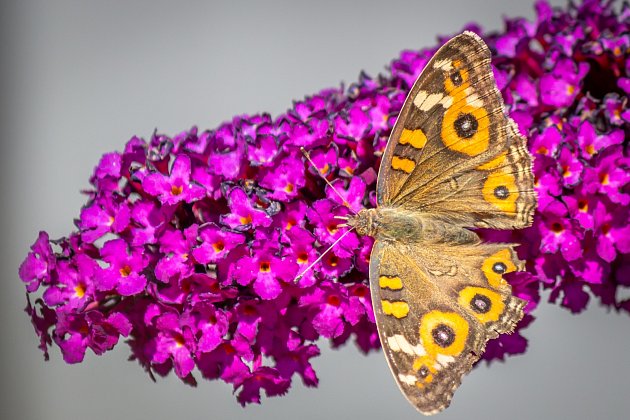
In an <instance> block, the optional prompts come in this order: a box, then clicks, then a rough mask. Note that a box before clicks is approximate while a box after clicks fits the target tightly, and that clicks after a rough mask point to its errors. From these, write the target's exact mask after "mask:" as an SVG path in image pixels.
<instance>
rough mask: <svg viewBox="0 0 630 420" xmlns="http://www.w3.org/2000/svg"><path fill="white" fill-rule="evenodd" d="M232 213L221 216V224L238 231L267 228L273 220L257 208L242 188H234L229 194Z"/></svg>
mask: <svg viewBox="0 0 630 420" xmlns="http://www.w3.org/2000/svg"><path fill="white" fill-rule="evenodd" d="M227 199H228V205H229V206H230V210H231V213H230V214H226V215H222V216H221V223H223V224H225V225H227V226H229V227H231V228H233V229H236V230H247V229H249V228H250V227H254V228H256V227H259V226H260V227H267V226H269V225H270V224H271V222H272V220H271V218H270V217H269V216H268V215H267V213H265V211H264V210H261V209H259V208H256V207H255V206H254V204H253V203H252V199H251V198H250V197H249V196H248V195H247V193H245V191H243V190H242V189H241V188H233V189H232V190H231V191H230V192H229V193H228V194H227Z"/></svg>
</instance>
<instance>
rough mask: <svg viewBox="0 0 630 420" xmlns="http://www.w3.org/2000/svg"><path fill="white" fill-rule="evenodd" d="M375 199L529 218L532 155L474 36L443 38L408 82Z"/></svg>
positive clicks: (502, 219) (491, 218)
mask: <svg viewBox="0 0 630 420" xmlns="http://www.w3.org/2000/svg"><path fill="white" fill-rule="evenodd" d="M497 159H498V160H500V162H499V161H497ZM485 167H493V169H492V170H490V169H484V168H485ZM495 190H496V191H495ZM377 199H378V203H379V205H385V206H393V207H398V206H400V207H404V208H407V209H413V210H417V211H420V212H423V213H430V214H432V215H435V216H436V217H438V218H442V219H444V220H448V221H449V222H451V223H455V224H458V225H461V226H468V227H495V228H501V229H511V228H514V227H525V226H527V225H529V224H530V223H531V217H532V214H533V209H534V207H535V202H536V197H535V193H534V191H533V188H532V173H531V156H530V155H529V153H528V152H527V149H526V140H525V138H524V137H522V136H521V135H520V134H519V133H518V129H517V128H516V126H515V124H514V123H513V121H512V120H511V119H509V117H507V116H506V115H505V113H504V109H503V100H502V98H501V95H500V93H499V91H498V89H497V88H496V82H495V79H494V76H493V73H492V68H491V66H490V51H489V50H488V47H487V46H486V45H485V43H484V42H483V41H482V40H481V39H480V38H479V37H478V36H477V35H475V34H473V33H470V32H465V33H463V34H462V35H459V36H456V37H454V38H453V39H452V40H450V41H449V42H447V43H446V44H445V45H444V46H443V47H442V48H441V49H440V50H439V51H438V52H437V53H436V54H435V56H434V57H433V58H432V59H431V61H430V62H429V63H428V64H427V66H426V68H425V69H424V71H423V72H422V74H421V75H420V77H419V78H418V80H417V82H416V83H415V85H414V86H413V88H412V90H411V92H410V93H409V95H408V97H407V100H406V101H405V104H404V105H403V109H402V111H401V113H400V116H399V119H398V121H397V123H396V125H395V127H394V130H393V131H392V134H391V136H390V140H389V143H388V145H387V148H386V150H385V152H384V155H383V160H382V163H381V168H380V171H379V180H378V184H377ZM464 200H465V201H464Z"/></svg>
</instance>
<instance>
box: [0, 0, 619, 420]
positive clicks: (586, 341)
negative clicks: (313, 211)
mask: <svg viewBox="0 0 630 420" xmlns="http://www.w3.org/2000/svg"><path fill="white" fill-rule="evenodd" d="M552 4H554V5H563V4H564V1H561V0H554V1H552ZM0 7H2V10H1V14H0V19H1V21H0V22H1V23H0V33H1V38H0V39H1V40H2V41H1V45H2V64H1V66H2V77H1V78H0V82H1V83H2V120H1V121H0V123H1V127H2V137H1V141H2V143H1V144H2V153H0V171H1V177H0V183H1V188H2V190H1V191H0V196H1V197H2V199H1V200H0V202H1V204H0V205H1V206H2V210H1V211H2V217H1V218H0V220H1V223H2V226H1V232H2V252H1V254H0V258H1V264H0V267H1V269H2V279H3V281H4V286H3V289H2V293H0V316H1V318H0V319H1V322H0V326H1V328H2V335H1V337H2V345H1V346H0V363H1V364H2V365H1V375H2V376H1V381H2V385H1V386H2V392H0V417H1V418H2V419H16V420H18V419H19V420H21V419H47V420H53V419H55V420H56V419H80V418H89V419H91V420H98V419H112V418H133V419H152V420H159V419H173V418H186V419H218V418H222V419H223V418H229V419H241V418H243V419H244V418H257V419H284V418H296V417H299V418H300V419H322V418H328V419H330V418H337V419H352V418H361V419H383V418H388V419H394V418H396V419H416V418H420V416H421V415H420V414H419V413H417V412H416V411H415V410H414V409H413V408H412V407H411V406H410V405H409V404H408V403H407V402H406V400H405V399H404V398H403V396H402V395H401V394H400V392H399V390H398V388H397V387H396V385H395V383H394V381H393V379H392V377H391V375H390V373H389V371H388V368H387V365H386V363H385V360H384V357H383V355H382V353H380V352H378V353H374V354H371V355H370V356H364V355H362V354H361V353H359V351H358V350H357V349H356V348H355V347H354V346H353V345H348V346H346V347H344V348H342V349H340V350H338V351H332V350H330V349H329V348H328V345H327V343H325V342H321V343H320V345H321V348H322V355H321V356H320V357H319V358H316V359H314V361H313V362H314V367H315V369H316V370H317V373H318V375H319V378H320V386H319V388H318V389H306V388H305V387H303V386H302V385H301V383H300V381H299V379H298V380H296V381H295V382H294V385H293V387H292V389H291V391H290V393H289V394H288V395H287V396H285V397H281V398H273V399H263V404H262V405H261V406H249V407H247V408H246V409H242V408H241V407H240V406H239V405H238V404H237V403H236V401H235V399H234V397H233V396H232V395H231V387H230V386H228V385H226V384H224V383H222V382H207V381H203V380H202V381H201V383H200V385H199V387H198V388H196V389H193V388H190V387H188V386H186V385H183V384H182V383H181V382H180V381H179V380H178V379H177V378H176V377H175V376H174V375H172V376H171V377H169V378H167V379H160V380H159V381H158V382H157V383H152V382H151V381H150V380H149V378H148V377H147V376H146V374H145V373H144V371H143V370H142V369H141V368H140V367H139V366H138V365H137V364H136V363H135V362H128V361H127V357H128V355H129V350H128V347H127V346H126V345H125V344H124V343H120V344H119V345H118V346H117V348H116V349H115V350H114V351H112V352H110V353H108V354H106V355H104V356H103V357H95V356H93V355H92V354H91V353H90V352H88V356H87V357H86V360H85V361H84V362H83V363H81V364H78V365H66V364H65V363H64V362H63V360H62V359H61V355H60V353H59V351H58V350H57V348H56V347H53V349H52V352H51V360H50V361H49V362H44V359H43V355H42V353H41V352H40V351H39V349H38V348H37V345H38V341H37V337H36V335H35V333H34V331H33V328H32V326H31V324H30V320H29V319H28V317H27V316H26V314H25V313H24V312H23V309H24V307H25V291H24V287H23V285H22V284H21V281H20V280H19V278H18V275H17V270H18V266H19V264H20V263H21V261H22V260H23V258H24V257H25V256H26V254H27V252H28V250H29V246H30V244H31V243H32V242H33V241H34V240H35V238H36V236H37V232H38V231H39V230H46V231H48V232H49V233H50V235H51V237H52V238H56V237H60V236H64V235H67V234H68V233H70V231H71V230H72V229H73V228H74V226H73V223H72V220H73V218H75V217H77V216H78V214H79V211H80V208H81V205H82V204H83V203H84V202H85V198H84V197H83V196H82V195H81V194H80V193H79V191H80V190H81V189H84V188H87V187H88V178H89V176H90V174H91V173H92V169H93V167H94V166H95V165H96V164H97V162H98V161H99V158H100V156H101V155H102V154H103V153H106V152H109V151H112V150H122V147H123V145H124V144H125V142H126V141H127V139H129V138H130V137H131V136H132V135H139V136H143V137H148V136H150V135H151V133H152V132H153V130H154V129H155V128H157V129H158V130H159V131H160V132H163V133H166V134H170V135H173V134H176V133H177V132H180V131H182V130H185V129H188V128H189V127H191V126H192V125H194V124H197V125H198V126H199V127H200V128H201V129H206V128H214V127H216V126H217V125H218V124H219V123H220V122H222V121H225V120H228V119H230V118H231V117H232V116H234V115H236V114H243V113H248V114H251V113H258V112H265V111H266V112H270V113H271V114H272V115H277V114H279V113H281V112H283V111H285V110H286V109H287V108H288V107H289V106H290V105H291V103H292V100H293V99H299V98H302V97H303V96H304V95H306V94H311V93H315V92H316V91H318V90H320V89H322V88H326V87H332V86H338V85H339V84H340V83H341V82H342V81H343V82H352V81H354V80H356V78H357V77H358V74H359V72H360V71H361V70H366V71H367V72H368V73H369V74H371V75H376V74H377V73H378V72H380V71H383V70H384V67H385V65H386V64H388V63H389V61H390V60H391V59H393V58H394V57H396V56H397V55H398V53H399V51H401V50H402V49H405V48H414V49H418V48H421V47H425V46H433V45H435V43H436V36H437V35H438V34H443V35H446V34H453V33H455V32H457V31H459V30H461V28H462V27H463V26H464V25H465V24H466V23H468V22H471V21H475V22H478V23H480V24H481V25H482V26H483V27H484V28H485V29H488V30H496V29H501V28H502V27H503V23H502V16H503V15H505V16H511V17H514V16H526V17H529V18H532V17H533V16H534V11H533V2H532V1H523V0H510V1H506V0H502V1H500V0H474V1H473V0H460V1H455V0H442V1H439V2H426V1H402V0H399V1H387V2H385V1H329V0H319V1H315V2H314V1H296V0H293V1H288V0H287V1H267V2H229V1H225V2H218V1H182V2H169V1H156V0H146V1H127V2H122V1H110V2H102V1H70V0H67V1H59V0H54V1H52V0H41V1H32V0H22V1H17V0H12V1H8V0H4V1H3V2H2V6H0ZM535 315H536V316H537V318H538V319H537V321H536V322H534V323H533V324H532V326H531V327H529V328H528V329H527V330H525V335H526V337H527V338H528V339H529V343H530V345H529V349H528V351H527V353H526V354H524V355H521V356H518V357H512V358H510V359H508V360H507V362H506V363H495V364H493V365H492V366H490V367H487V366H486V365H483V366H480V367H478V368H477V369H475V370H474V371H473V372H472V374H471V375H469V376H468V377H467V378H466V379H465V380H464V383H463V386H462V387H461V388H460V390H459V391H458V392H457V393H456V394H455V398H454V400H453V403H452V405H451V408H449V409H448V410H447V411H446V412H444V413H443V414H440V415H439V416H438V418H440V419H455V418H470V419H477V418H479V419H495V418H510V419H533V418H544V419H563V418H571V419H591V418H606V419H621V418H628V416H629V414H628V412H630V398H628V385H627V383H628V376H627V375H630V361H629V359H628V355H629V354H630V320H629V319H628V317H627V316H624V315H618V314H615V313H608V311H607V310H606V309H604V308H601V307H599V306H598V305H597V304H591V305H590V307H589V309H588V310H587V311H586V312H585V313H583V314H581V315H579V316H573V315H571V314H570V313H569V312H568V311H566V310H563V309H560V308H559V307H557V306H554V305H549V304H546V303H545V302H544V299H543V303H542V304H541V306H540V307H539V309H538V310H537V312H536V313H535Z"/></svg>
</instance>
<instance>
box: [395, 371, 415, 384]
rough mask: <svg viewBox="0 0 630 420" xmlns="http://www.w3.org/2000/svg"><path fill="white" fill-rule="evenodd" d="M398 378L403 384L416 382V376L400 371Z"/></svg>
mask: <svg viewBox="0 0 630 420" xmlns="http://www.w3.org/2000/svg"><path fill="white" fill-rule="evenodd" d="M398 380H399V381H400V382H402V383H403V384H406V385H410V386H411V385H415V384H416V377H415V376H413V375H405V374H402V373H399V374H398Z"/></svg>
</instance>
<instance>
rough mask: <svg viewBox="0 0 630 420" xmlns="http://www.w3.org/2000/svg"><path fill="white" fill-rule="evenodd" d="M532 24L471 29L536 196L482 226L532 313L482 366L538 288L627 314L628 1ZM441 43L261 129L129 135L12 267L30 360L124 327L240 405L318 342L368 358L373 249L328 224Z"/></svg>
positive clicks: (303, 370)
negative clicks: (519, 226) (64, 221)
mask: <svg viewBox="0 0 630 420" xmlns="http://www.w3.org/2000/svg"><path fill="white" fill-rule="evenodd" d="M536 13H537V16H536V18H535V20H533V21H531V22H530V21H527V20H526V19H521V18H517V19H508V20H507V22H506V26H505V30H504V31H503V32H501V33H483V31H482V30H481V28H479V27H477V26H475V25H470V26H469V27H468V29H469V30H473V31H475V32H476V33H479V34H480V36H482V37H483V38H484V39H485V40H486V42H487V43H488V45H489V46H490V50H491V51H493V53H494V55H493V57H492V63H491V64H492V69H493V72H494V74H495V78H496V80H497V85H498V88H499V90H500V92H501V94H502V95H503V98H504V100H505V103H506V106H507V111H508V113H509V115H510V116H511V117H512V118H513V119H514V120H515V122H516V123H517V125H518V127H519V129H520V130H521V132H522V133H523V134H525V135H526V137H527V138H528V139H529V142H528V146H529V150H530V151H531V153H532V155H533V156H534V158H535V159H534V167H533V172H534V177H535V188H536V191H537V194H538V204H539V206H538V209H537V211H536V213H535V215H534V223H533V226H532V227H531V228H528V229H524V230H518V231H501V232H498V231H490V230H483V231H480V234H482V235H483V237H484V239H485V240H489V241H494V242H507V243H520V244H521V245H520V246H519V247H518V248H517V251H518V253H519V256H520V258H521V259H522V260H524V261H525V263H526V271H525V272H518V273H510V274H509V275H508V276H506V280H507V281H509V282H510V284H511V285H512V288H513V293H514V294H515V295H516V296H519V297H520V298H522V299H525V300H527V301H528V304H527V306H526V308H525V311H526V313H527V315H526V316H525V318H524V319H523V320H522V321H521V322H520V323H519V324H518V326H517V330H516V332H515V334H512V335H501V336H500V337H498V338H497V339H495V340H491V341H490V342H488V344H487V346H486V351H485V353H484V355H483V358H484V359H485V360H487V361H490V360H495V359H504V358H505V357H506V356H509V355H512V354H518V353H522V352H524V351H525V350H526V348H527V346H528V342H527V340H526V339H525V338H524V336H523V334H521V332H522V330H523V329H524V328H526V327H527V326H528V325H529V324H530V323H531V322H534V321H535V318H534V316H533V315H534V314H535V310H536V308H537V306H538V304H539V302H540V298H541V292H542V291H543V290H548V291H550V294H549V296H550V301H551V302H557V303H558V304H560V305H561V306H563V307H566V308H568V309H569V310H570V311H572V312H575V313H577V312H580V311H582V310H584V309H585V308H586V307H587V305H588V303H589V301H596V302H599V303H601V304H603V305H607V306H609V307H611V308H614V309H617V310H623V311H626V312H629V313H630V299H625V300H624V298H623V297H621V296H622V294H621V293H618V291H619V289H620V287H627V286H629V285H630V280H629V279H630V223H629V222H630V210H629V207H628V206H629V205H630V156H629V153H630V146H629V143H628V139H627V137H628V136H627V133H628V132H629V130H630V110H629V109H628V101H627V95H628V93H630V48H629V46H630V37H629V36H628V23H627V21H628V18H629V17H630V9H629V8H628V7H626V6H623V7H622V10H621V11H620V12H619V14H617V13H616V12H615V7H613V3H612V2H603V1H598V0H583V2H582V3H581V4H576V5H570V6H568V7H567V8H566V9H564V10H563V9H558V8H552V7H551V6H549V5H548V4H547V3H545V2H538V3H537V4H536ZM437 48H438V46H437V45H436V46H435V47H434V48H428V49H424V50H420V51H413V50H408V51H403V52H402V53H401V54H400V56H399V57H397V58H396V59H394V60H393V61H392V62H391V64H390V66H389V68H390V69H391V70H390V71H389V72H387V73H385V74H382V75H379V76H378V77H371V76H369V75H367V74H365V73H362V74H361V75H360V76H359V78H358V80H357V81H356V82H355V83H351V84H350V85H349V86H348V88H347V89H343V88H333V89H324V90H322V91H320V92H319V93H317V94H315V95H313V96H310V97H306V98H304V99H303V100H301V101H297V102H295V103H294V104H293V106H292V107H291V108H290V109H289V110H287V112H285V113H284V114H282V115H279V116H278V117H276V118H272V117H271V116H270V115H269V114H260V115H249V116H248V115H242V116H238V117H235V118H233V119H232V120H231V121H229V122H226V123H224V124H221V125H220V126H218V127H216V128H214V129H211V130H199V129H198V128H197V127H192V128H190V129H188V130H184V131H181V132H180V133H178V134H176V135H175V136H173V137H169V136H167V135H165V134H161V133H155V134H154V135H152V136H151V137H150V138H149V139H148V140H144V139H141V138H139V137H132V138H131V139H130V140H129V141H128V142H127V144H126V145H125V146H124V150H123V151H122V152H121V153H119V152H114V153H109V154H106V155H104V156H103V157H102V158H101V160H100V161H99V162H98V164H97V166H96V167H95V169H94V172H93V174H92V176H91V177H90V183H91V185H92V190H90V191H87V197H88V198H87V202H86V204H85V205H84V207H83V209H82V211H81V214H80V218H79V220H78V221H77V228H78V232H72V233H70V234H69V235H68V236H67V237H63V238H60V239H58V240H51V239H50V238H49V237H48V235H47V234H46V233H44V232H42V233H40V234H39V236H38V238H37V240H36V241H35V243H34V244H33V245H32V247H31V249H30V251H29V252H28V254H27V255H26V258H25V260H24V262H23V263H22V265H21V266H20V269H19V275H20V278H21V279H22V281H23V282H24V284H25V287H26V290H27V307H26V312H27V314H28V315H29V317H30V319H31V322H32V324H33V326H34V329H35V332H36V334H37V336H38V339H39V347H40V348H41V349H42V351H43V352H44V355H45V357H46V358H47V357H48V348H49V346H50V345H52V344H53V343H55V345H56V346H58V347H59V348H60V350H61V352H62V355H63V358H64V360H66V361H67V362H68V363H77V362H80V361H82V360H83V358H84V356H85V353H86V351H87V350H88V349H91V351H92V352H93V353H95V354H97V355H100V354H103V353H104V352H106V351H107V350H110V349H112V348H113V347H114V346H116V345H117V344H118V343H119V341H120V337H121V336H122V337H126V340H125V342H126V343H127V344H129V346H130V350H131V359H132V360H136V361H137V362H138V363H139V364H140V365H141V366H142V368H143V369H145V370H146V371H147V372H148V373H149V375H151V376H153V375H154V374H157V375H160V376H165V375H167V374H169V373H170V372H171V371H174V372H175V375H176V376H177V377H179V378H180V379H181V380H182V381H183V382H185V383H187V384H190V385H195V384H196V379H195V376H198V375H201V377H203V378H205V379H209V380H212V379H220V380H222V381H224V382H226V383H228V384H230V385H231V386H232V387H233V390H234V393H235V395H236V398H237V400H238V401H239V402H240V403H241V404H243V405H245V404H248V403H253V402H255V403H259V402H260V401H261V393H262V392H264V393H265V394H266V395H267V396H276V395H282V394H284V393H285V392H287V391H288V389H289V387H290V385H291V384H292V381H293V379H296V378H298V377H299V378H301V380H302V382H303V383H304V384H305V385H306V386H316V385H317V383H318V378H317V375H316V373H315V370H314V368H313V366H312V364H311V362H312V359H313V358H314V357H316V356H318V355H319V353H320V352H319V348H318V345H321V344H320V343H323V341H321V338H327V339H329V342H330V345H331V346H332V347H339V346H342V345H343V344H344V343H346V342H348V341H354V342H355V343H356V345H357V347H358V349H359V350H360V351H363V352H368V351H371V350H372V349H377V348H378V347H379V346H380V343H379V339H378V332H377V330H376V326H375V319H374V312H373V309H372V305H371V301H370V293H369V284H368V277H369V259H370V251H371V249H372V244H373V243H374V241H373V239H372V238H370V237H360V236H359V235H357V234H356V232H354V231H351V232H348V229H347V227H345V226H344V221H343V218H344V217H347V216H348V215H351V214H353V213H356V212H358V211H360V210H361V209H363V208H370V207H375V206H376V192H375V189H376V179H377V174H378V169H379V165H380V162H381V157H382V153H383V150H384V148H385V146H386V144H387V141H388V137H389V134H390V132H391V130H392V128H393V125H394V123H395V121H396V119H397V115H398V113H399V111H400V109H401V107H402V105H403V102H404V100H405V98H406V96H407V94H408V91H409V89H410V88H411V86H412V84H413V83H414V81H415V80H416V78H417V76H418V75H419V74H420V72H421V71H422V70H423V68H424V67H425V66H426V64H427V62H428V61H429V59H430V57H431V56H432V55H433V53H434V52H435V51H436V50H437ZM624 94H625V96H624ZM302 147H303V148H304V149H305V151H306V152H307V153H308V154H309V155H310V157H311V159H312V161H313V162H314V166H315V167H313V165H312V164H311V163H310V162H308V161H307V160H306V159H305V158H304V156H303V154H302V151H301V150H300V148H302ZM169 168H170V169H169ZM322 177H323V178H325V179H326V180H327V181H329V182H330V183H331V184H332V185H333V186H334V190H333V189H332V188H330V187H329V186H327V184H326V182H325V181H324V180H323V179H322ZM343 235H345V236H343ZM342 236H343V238H342ZM336 241H339V242H338V243H336ZM335 243H336V244H335ZM333 244H335V245H334V246H333V247H332V248H331V249H328V248H329V247H331V245H333ZM320 257H321V260H319V261H318V262H317V263H316V264H314V263H315V261H316V260H317V259H318V258H320ZM298 276H299V281H297V282H296V280H297V279H298ZM530 345H531V346H535V345H536V343H535V341H534V342H532V343H530Z"/></svg>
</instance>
